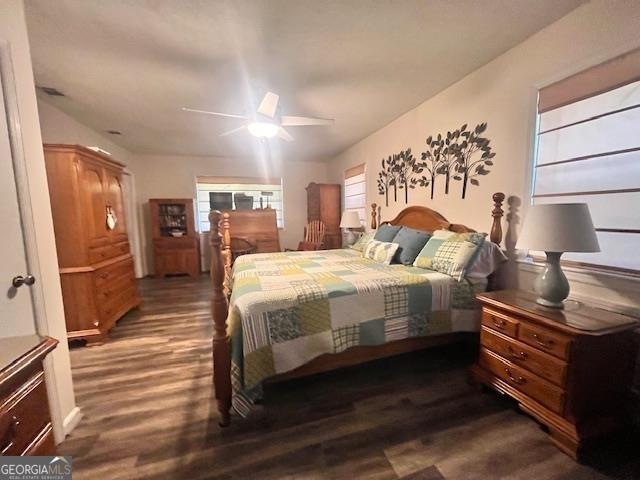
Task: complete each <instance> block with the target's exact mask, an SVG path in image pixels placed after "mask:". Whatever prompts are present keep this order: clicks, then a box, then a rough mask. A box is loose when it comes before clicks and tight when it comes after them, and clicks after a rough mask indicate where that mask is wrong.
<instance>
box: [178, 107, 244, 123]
mask: <svg viewBox="0 0 640 480" xmlns="http://www.w3.org/2000/svg"><path fill="white" fill-rule="evenodd" d="M182 111H184V112H193V113H204V114H206V115H215V116H217V117H229V118H242V119H244V120H247V119H248V118H249V117H247V116H245V115H235V114H233V113H221V112H210V111H208V110H198V109H197V108H187V107H182Z"/></svg>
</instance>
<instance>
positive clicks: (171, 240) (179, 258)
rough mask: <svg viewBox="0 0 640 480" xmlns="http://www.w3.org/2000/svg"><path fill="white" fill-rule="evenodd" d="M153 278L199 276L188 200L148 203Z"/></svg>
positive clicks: (163, 199)
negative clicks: (178, 275)
mask: <svg viewBox="0 0 640 480" xmlns="http://www.w3.org/2000/svg"><path fill="white" fill-rule="evenodd" d="M149 208H150V211H151V230H152V235H153V254H154V259H155V276H156V277H159V278H162V277H165V276H167V275H175V274H185V273H186V274H188V275H190V276H191V277H197V276H198V274H199V272H200V251H199V241H198V234H197V233H196V228H195V210H194V206H193V200H192V199H191V198H154V199H151V200H149Z"/></svg>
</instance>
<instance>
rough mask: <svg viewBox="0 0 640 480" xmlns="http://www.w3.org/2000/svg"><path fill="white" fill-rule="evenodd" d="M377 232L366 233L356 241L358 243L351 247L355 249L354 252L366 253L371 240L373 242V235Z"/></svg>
mask: <svg viewBox="0 0 640 480" xmlns="http://www.w3.org/2000/svg"><path fill="white" fill-rule="evenodd" d="M374 233H375V232H365V233H363V234H362V235H360V238H359V239H358V240H357V241H356V243H354V244H353V245H351V248H353V249H354V250H357V251H359V252H364V251H365V249H366V248H367V245H368V244H369V242H370V241H371V240H373V235H374Z"/></svg>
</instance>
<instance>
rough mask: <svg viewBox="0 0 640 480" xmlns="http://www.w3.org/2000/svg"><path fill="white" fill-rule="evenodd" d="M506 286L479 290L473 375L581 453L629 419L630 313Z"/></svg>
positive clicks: (567, 449)
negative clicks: (555, 301)
mask: <svg viewBox="0 0 640 480" xmlns="http://www.w3.org/2000/svg"><path fill="white" fill-rule="evenodd" d="M535 299H536V296H535V295H534V294H531V293H528V292H522V291H515V290H507V291H499V292H490V293H485V294H481V295H478V300H479V301H480V303H481V304H482V326H481V333H480V353H479V358H478V362H477V363H476V365H474V366H473V367H472V368H471V372H470V374H471V379H472V380H473V381H474V382H475V383H478V384H484V385H486V386H489V387H491V388H493V389H495V390H497V391H499V392H501V393H504V394H507V395H509V396H511V397H513V398H514V399H515V400H516V401H517V402H518V403H519V406H520V408H521V409H522V410H523V411H525V412H527V413H528V414H530V415H531V416H533V417H534V418H536V419H537V420H538V421H539V422H541V423H542V424H544V425H545V426H546V427H547V428H548V431H549V435H550V438H551V440H552V441H553V442H554V443H555V444H556V445H557V446H558V448H560V449H561V450H562V451H564V452H565V453H567V454H568V455H570V456H572V457H573V458H578V456H579V454H580V451H581V449H582V448H583V447H584V446H586V445H587V444H588V442H589V440H591V439H594V438H596V437H600V436H602V435H604V434H607V433H609V432H611V431H613V430H615V429H616V428H618V427H620V426H621V425H622V424H623V422H624V421H625V411H626V408H625V407H626V405H625V401H626V399H627V398H628V392H629V387H630V385H631V381H632V375H633V368H634V364H635V360H636V356H637V352H638V345H637V343H636V341H635V339H634V335H633V334H632V330H633V329H634V328H637V327H638V323H637V321H636V320H634V319H633V318H631V317H627V316H624V315H619V314H616V313H612V312H608V311H605V310H601V309H597V308H592V307H589V306H586V305H583V304H580V303H578V302H573V301H568V302H567V304H566V308H565V309H564V310H556V309H549V308H546V307H543V306H541V305H538V304H537V303H536V302H535Z"/></svg>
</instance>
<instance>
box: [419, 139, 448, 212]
mask: <svg viewBox="0 0 640 480" xmlns="http://www.w3.org/2000/svg"><path fill="white" fill-rule="evenodd" d="M426 144H427V151H426V152H422V156H421V159H422V162H420V163H417V164H416V165H415V168H414V172H415V173H416V174H420V173H422V172H426V173H427V174H426V175H422V176H421V177H419V178H413V179H412V183H413V184H414V185H416V184H417V185H419V186H420V187H427V186H429V185H431V200H433V194H434V192H435V187H436V177H437V176H438V174H439V171H438V170H439V168H440V163H441V161H442V135H440V134H438V136H437V137H436V138H433V137H432V136H431V135H429V137H428V138H427V140H426Z"/></svg>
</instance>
